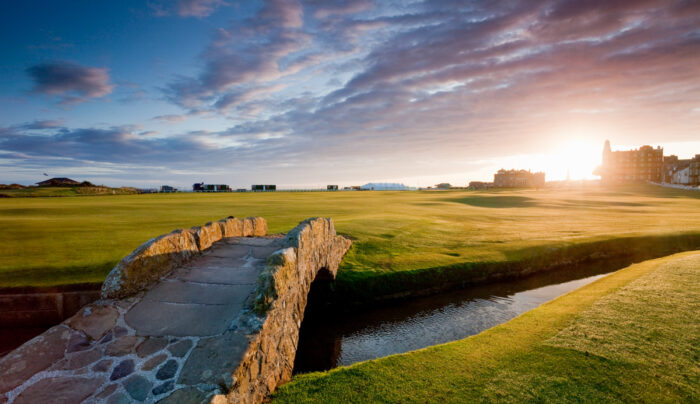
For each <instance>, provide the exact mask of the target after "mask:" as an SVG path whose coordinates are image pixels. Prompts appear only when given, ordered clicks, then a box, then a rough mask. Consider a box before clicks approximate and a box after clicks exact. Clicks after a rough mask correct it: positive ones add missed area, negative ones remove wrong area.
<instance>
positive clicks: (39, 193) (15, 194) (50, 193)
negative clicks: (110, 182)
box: [0, 186, 137, 198]
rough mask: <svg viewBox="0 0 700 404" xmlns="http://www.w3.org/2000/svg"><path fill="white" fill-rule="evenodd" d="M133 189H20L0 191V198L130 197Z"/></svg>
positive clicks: (134, 190) (101, 187)
mask: <svg viewBox="0 0 700 404" xmlns="http://www.w3.org/2000/svg"><path fill="white" fill-rule="evenodd" d="M136 193H137V191H136V189H134V188H126V187H124V188H109V187H103V186H94V187H28V188H21V189H0V198H30V197H55V196H87V195H132V194H136Z"/></svg>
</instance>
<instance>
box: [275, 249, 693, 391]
mask: <svg viewBox="0 0 700 404" xmlns="http://www.w3.org/2000/svg"><path fill="white" fill-rule="evenodd" d="M699 267H700V251H693V252H687V253H681V254H676V255H673V256H670V257H665V258H661V259H657V260H651V261H645V262H643V263H640V264H635V265H632V266H630V267H627V268H625V269H622V270H620V271H617V272H615V273H613V274H611V275H609V276H606V277H604V278H602V279H599V280H597V281H595V282H593V283H591V284H590V285H587V286H585V287H583V288H580V289H578V290H575V291H573V292H571V293H569V294H566V295H564V296H562V297H560V298H558V299H555V300H553V301H551V302H549V303H545V304H544V305H542V306H540V307H538V308H536V309H534V310H531V311H529V312H527V313H525V314H523V315H521V316H519V317H517V318H515V319H513V320H511V321H509V322H507V323H505V324H502V325H500V326H496V327H493V328H491V329H489V330H486V331H484V332H482V333H481V334H479V335H475V336H473V337H469V338H465V339H463V340H460V341H455V342H451V343H447V344H443V345H437V346H433V347H429V348H425V349H421V350H418V351H413V352H408V353H405V354H399V355H393V356H389V357H386V358H381V359H376V360H372V361H367V362H361V363H357V364H355V365H351V366H348V367H342V368H337V369H334V370H331V371H328V372H322V373H310V374H306V375H300V376H296V377H295V378H294V379H293V380H292V382H291V383H289V384H286V385H284V386H282V387H281V388H280V389H279V390H278V391H277V392H276V393H275V394H274V399H273V402H275V403H277V402H279V403H302V402H303V403H311V402H314V403H336V402H337V403H369V402H391V403H411V402H416V403H428V402H430V403H444V402H454V403H470V402H499V403H500V402H512V403H521V402H600V403H602V402H605V403H608V402H648V403H659V402H688V403H691V402H697V401H698V399H699V398H700V367H699V366H698V354H699V352H700V345H699V341H698V332H700V314H699V313H700V305H699V302H700V270H699V269H698V268H699Z"/></svg>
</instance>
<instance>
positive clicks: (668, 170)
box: [662, 154, 700, 186]
mask: <svg viewBox="0 0 700 404" xmlns="http://www.w3.org/2000/svg"><path fill="white" fill-rule="evenodd" d="M662 176H663V178H662V180H663V182H666V183H669V184H677V185H688V186H698V185H700V178H699V177H700V154H696V155H695V157H693V158H692V159H678V156H673V155H672V156H664V164H663V175H662Z"/></svg>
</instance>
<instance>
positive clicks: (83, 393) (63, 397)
mask: <svg viewBox="0 0 700 404" xmlns="http://www.w3.org/2000/svg"><path fill="white" fill-rule="evenodd" d="M102 383H104V378H84V377H56V378H53V377H51V378H47V379H44V380H40V381H38V382H36V383H34V384H33V385H31V386H29V387H28V388H27V389H26V390H24V391H23V392H22V393H21V394H20V395H19V396H18V397H17V399H16V400H15V401H14V402H15V403H17V404H22V403H27V404H36V403H79V402H82V401H83V400H84V399H86V398H87V397H89V396H90V395H92V394H93V393H94V392H95V390H97V389H98V388H99V387H100V386H101V385H102Z"/></svg>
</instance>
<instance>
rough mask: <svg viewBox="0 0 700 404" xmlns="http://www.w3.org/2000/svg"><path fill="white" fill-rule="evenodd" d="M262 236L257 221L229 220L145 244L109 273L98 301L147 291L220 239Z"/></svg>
mask: <svg viewBox="0 0 700 404" xmlns="http://www.w3.org/2000/svg"><path fill="white" fill-rule="evenodd" d="M266 234H267V222H266V221H265V219H263V218H261V217H248V218H245V219H236V218H233V217H229V218H226V219H222V220H219V221H218V222H209V223H207V224H205V225H204V226H201V227H193V228H191V229H185V230H175V231H173V232H172V233H169V234H164V235H162V236H159V237H156V238H154V239H151V240H148V241H147V242H145V243H143V244H142V245H140V246H139V247H137V248H136V249H135V250H134V251H133V252H132V253H131V254H129V255H127V256H126V257H124V259H122V260H121V261H120V262H119V264H117V266H115V267H114V268H113V269H112V271H110V273H109V275H107V279H105V281H104V283H103V284H102V298H103V299H121V298H125V297H128V296H132V295H134V294H136V293H138V292H140V291H142V290H145V289H148V288H149V287H150V286H152V285H153V284H155V283H156V282H158V280H159V279H161V278H162V277H163V276H166V275H167V274H169V273H170V272H171V271H172V270H174V269H175V268H177V267H179V266H181V265H183V264H185V263H186V262H188V261H190V260H191V259H192V258H193V257H195V256H197V255H198V254H200V253H201V252H203V251H205V250H207V249H208V248H210V247H211V245H212V244H214V243H215V242H217V241H219V240H221V239H222V238H228V237H261V236H264V235H266Z"/></svg>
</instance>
